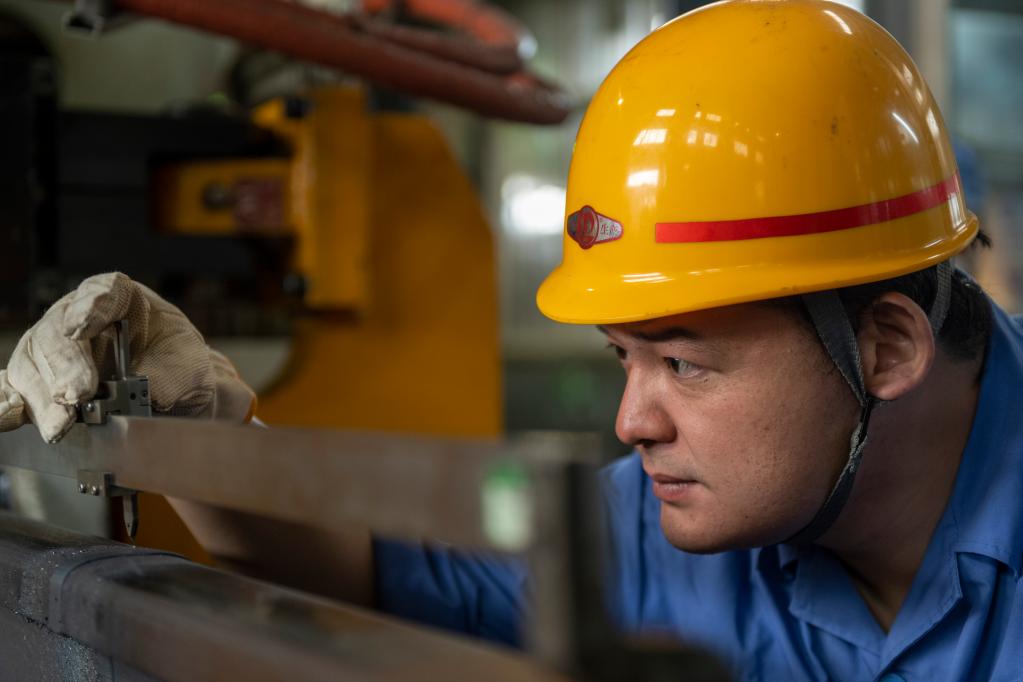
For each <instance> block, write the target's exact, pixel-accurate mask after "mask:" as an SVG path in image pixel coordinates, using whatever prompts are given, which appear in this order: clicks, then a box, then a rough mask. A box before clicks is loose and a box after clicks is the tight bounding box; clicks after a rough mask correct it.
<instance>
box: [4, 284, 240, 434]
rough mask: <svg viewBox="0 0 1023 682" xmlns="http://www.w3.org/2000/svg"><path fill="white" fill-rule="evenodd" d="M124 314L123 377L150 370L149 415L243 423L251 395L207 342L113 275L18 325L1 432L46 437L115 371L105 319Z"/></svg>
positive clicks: (173, 311)
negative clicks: (31, 429)
mask: <svg viewBox="0 0 1023 682" xmlns="http://www.w3.org/2000/svg"><path fill="white" fill-rule="evenodd" d="M122 319H127V320H128V333H129V335H130V347H131V367H130V372H129V373H130V374H135V375H146V376H148V377H149V398H150V404H151V405H152V408H153V411H154V412H155V413H164V414H170V415H180V416H194V417H212V418H215V419H227V420H232V421H238V422H241V421H245V420H247V419H248V418H249V417H251V415H252V410H253V408H254V406H255V394H254V393H253V391H252V389H250V388H249V387H248V386H247V385H246V384H245V383H244V382H243V381H242V380H241V379H240V378H239V377H238V373H237V372H236V371H235V369H234V367H233V366H232V365H231V362H230V361H229V360H228V359H227V358H225V357H224V356H223V355H221V354H220V353H217V352H216V351H214V350H212V349H211V348H209V347H208V346H207V345H206V342H205V341H204V340H203V338H202V335H201V334H199V331H198V330H197V329H196V328H195V327H194V326H192V323H191V322H189V321H188V318H186V317H185V315H184V313H182V312H181V311H180V310H178V309H177V308H176V307H174V306H173V305H171V304H170V303H168V302H167V301H165V300H163V299H162V298H160V297H159V296H157V295H156V294H155V293H154V292H153V291H152V290H151V289H149V288H147V287H145V286H143V285H141V284H139V283H137V282H134V281H132V280H131V279H129V278H128V277H127V276H125V275H123V274H121V273H119V272H112V273H107V274H103V275H96V276H94V277H90V278H88V279H86V280H85V281H83V282H82V283H81V285H79V287H78V288H77V289H76V290H75V291H72V292H71V293H70V294H68V295H67V296H65V297H63V298H62V299H60V300H59V301H57V302H56V303H54V304H53V306H52V307H51V308H50V309H49V310H47V311H46V313H45V314H44V315H43V317H42V319H41V320H39V322H37V323H36V324H35V325H34V326H33V327H32V328H31V329H29V330H28V331H27V332H25V334H24V336H22V337H21V340H20V341H19V342H18V345H17V347H16V348H15V349H14V353H13V354H12V355H11V360H10V362H9V363H8V366H7V369H6V370H0V431H8V430H11V429H15V428H17V427H19V426H21V425H22V424H24V423H25V422H26V421H31V422H32V423H34V424H35V425H36V426H37V427H38V428H39V433H40V434H41V435H42V437H43V438H44V439H45V440H47V441H49V442H56V441H57V440H60V438H61V436H63V435H64V434H65V433H66V432H67V431H68V429H70V428H71V425H72V424H73V423H74V421H75V409H74V406H75V405H76V404H77V403H79V402H83V401H85V400H87V399H89V398H92V397H93V396H94V395H95V394H96V389H97V386H98V383H99V377H100V375H101V374H102V375H103V376H104V377H106V376H109V375H111V374H112V373H113V370H114V368H113V362H112V357H109V356H112V351H111V349H110V346H111V344H112V343H113V342H114V331H113V328H112V325H113V323H114V322H116V321H117V320H122Z"/></svg>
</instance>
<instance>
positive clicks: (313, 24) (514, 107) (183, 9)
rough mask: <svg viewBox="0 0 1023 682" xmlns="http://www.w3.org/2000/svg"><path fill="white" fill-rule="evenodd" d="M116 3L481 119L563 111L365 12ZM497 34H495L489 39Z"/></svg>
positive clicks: (518, 76) (274, 2)
mask: <svg viewBox="0 0 1023 682" xmlns="http://www.w3.org/2000/svg"><path fill="white" fill-rule="evenodd" d="M116 6H117V7H118V8H119V9H122V10H125V11H128V12H134V13H136V14H144V15H148V16H153V17H158V18H161V19H165V20H167V21H171V22H174V23H178V24H184V25H187V26H192V27H195V28H198V29H202V30H205V31H210V32H213V33H218V34H222V35H226V36H230V37H233V38H236V39H238V40H241V41H244V42H247V43H252V44H254V45H258V46H260V47H264V48H266V49H270V50H277V51H280V52H284V53H286V54H289V55H292V56H294V57H297V58H299V59H304V60H307V61H310V62H316V63H319V64H324V65H326V66H331V67H334V68H338V69H342V70H344V71H346V72H348V73H352V74H356V75H359V76H362V77H364V78H366V79H368V80H370V81H373V82H375V83H380V84H382V85H385V86H387V87H389V88H392V89H394V90H398V91H401V92H407V93H409V94H413V95H418V96H422V97H428V98H432V99H437V100H441V101H444V102H449V103H451V104H455V105H458V106H462V107H465V108H467V109H471V110H473V111H476V112H479V113H481V114H484V115H487V116H494V117H498V118H505V119H509V120H514V121H521V122H525V123H538V124H554V123H560V122H561V121H563V120H564V119H565V117H566V116H567V115H568V112H569V106H568V99H567V97H566V95H565V94H564V92H562V91H561V90H560V89H558V88H556V87H554V86H552V85H549V84H547V83H545V82H543V81H542V80H540V79H538V78H536V77H535V76H532V75H531V74H528V73H526V72H524V71H519V72H517V73H513V74H511V75H507V76H504V75H498V74H495V73H491V72H488V71H485V70H482V69H480V68H474V67H472V66H468V65H467V64H465V63H464V62H465V61H468V58H467V57H465V55H464V54H463V55H462V57H463V59H461V60H456V59H453V58H442V57H441V56H438V53H437V52H436V51H434V52H433V53H428V52H424V51H421V50H419V49H413V48H412V47H410V46H407V45H402V44H399V42H400V41H396V40H388V39H385V38H386V37H387V36H393V35H395V31H394V30H393V29H396V28H399V27H390V28H389V29H379V26H376V27H374V29H369V30H363V29H364V27H365V26H366V24H365V22H367V21H377V20H373V19H370V18H367V17H363V18H357V17H355V16H353V15H348V16H338V15H334V14H329V13H326V12H320V11H317V10H313V9H311V8H309V7H305V6H302V5H299V4H297V3H293V2H287V1H285V0H116ZM488 22H490V23H488ZM470 23H472V25H473V26H474V27H475V30H476V31H477V32H474V33H473V35H482V34H487V35H490V34H489V33H488V32H492V31H494V30H495V29H494V25H493V19H492V18H488V19H486V20H480V19H475V20H472V21H471V22H470ZM374 30H376V34H375V35H374ZM506 33H507V32H505V34H506ZM505 34H501V33H500V32H495V33H493V37H495V38H496V37H500V35H505ZM413 42H414V41H413ZM442 51H443V50H442ZM444 56H449V55H444Z"/></svg>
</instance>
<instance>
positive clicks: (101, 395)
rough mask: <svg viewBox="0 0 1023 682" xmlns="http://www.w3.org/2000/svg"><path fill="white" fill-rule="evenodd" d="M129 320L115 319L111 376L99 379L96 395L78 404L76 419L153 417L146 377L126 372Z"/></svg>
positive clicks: (99, 421) (101, 420) (97, 420)
mask: <svg viewBox="0 0 1023 682" xmlns="http://www.w3.org/2000/svg"><path fill="white" fill-rule="evenodd" d="M129 343H130V335H129V334H128V320H119V321H117V322H115V323H114V376H113V378H112V379H110V380H108V381H101V382H100V383H99V387H98V389H97V392H96V396H95V397H93V398H92V400H89V401H88V402H86V403H84V404H82V405H79V407H78V421H80V422H85V423H86V424H105V423H106V421H107V417H108V416H109V415H111V414H119V415H121V416H125V417H152V416H153V408H152V406H151V405H150V402H149V377H145V376H129V374H128V371H129V370H130V368H131V353H130V347H129Z"/></svg>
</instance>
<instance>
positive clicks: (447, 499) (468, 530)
mask: <svg viewBox="0 0 1023 682" xmlns="http://www.w3.org/2000/svg"><path fill="white" fill-rule="evenodd" d="M597 455H598V451H597V447H596V446H595V441H594V440H593V439H591V438H589V437H585V436H577V435H568V434H556V433H551V434H537V435H533V436H527V437H523V438H520V439H517V440H514V441H510V442H499V441H485V440H472V439H439V438H425V437H418V438H417V437H412V436H397V435H393V434H389V433H368V432H344V431H330V430H322V429H321V430H302V429H291V428H274V429H260V428H256V427H252V426H233V425H225V424H219V423H213V422H197V421H195V420H182V419H172V418H161V419H145V418H132V417H119V416H114V417H111V418H110V420H109V422H108V423H107V424H105V425H102V426H86V425H84V424H78V425H75V427H74V428H73V429H72V430H71V431H70V432H69V433H68V434H67V435H66V436H64V438H63V439H62V440H61V441H60V442H59V443H57V444H52V445H51V444H47V443H45V442H43V441H42V439H40V437H39V434H38V432H37V431H36V429H35V428H33V427H31V426H27V427H23V428H21V429H18V430H17V431H14V432H12V433H7V434H0V466H12V467H20V468H25V469H32V470H35V471H39V472H42V473H47V474H55V475H57V476H64V477H67V478H69V479H73V481H71V482H69V486H72V485H74V486H76V487H78V488H79V489H82V490H83V491H84V492H89V491H90V490H91V488H92V486H93V482H94V481H96V480H97V479H100V480H102V479H103V478H104V477H105V478H106V480H107V481H108V482H109V484H110V486H111V487H113V486H116V487H117V488H118V489H128V490H138V491H145V492H154V493H159V494H162V495H167V496H170V497H179V498H183V499H187V500H193V501H195V502H202V503H205V504H210V505H215V506H218V507H223V508H226V509H234V510H238V511H244V512H250V513H254V514H259V515H261V516H265V517H269V518H275V519H280V520H284V521H293V522H298V523H302V524H306V525H313V526H319V527H324V528H339V527H344V525H345V524H346V523H350V522H352V521H359V522H361V523H365V524H366V525H368V526H369V527H370V528H371V529H372V530H373V531H374V532H376V533H379V534H382V535H388V536H393V537H403V538H431V539H436V540H441V541H445V542H450V543H452V544H457V545H459V546H463V547H474V548H485V549H493V550H501V551H521V550H525V549H527V548H528V546H529V544H530V542H531V540H532V536H533V532H532V521H531V519H532V514H531V509H532V506H533V500H532V495H531V492H530V490H531V485H532V484H531V481H533V480H534V479H535V478H536V476H537V475H540V474H541V473H542V472H543V471H545V470H550V469H551V468H552V467H557V466H560V465H561V464H563V463H564V462H567V461H569V460H577V461H585V460H589V461H591V462H594V461H596V459H595V458H596V457H597ZM93 492H95V493H96V494H102V493H104V492H106V491H104V490H102V489H97V490H95V491H93ZM516 517H517V518H516ZM142 523H145V519H142Z"/></svg>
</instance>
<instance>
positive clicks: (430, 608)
mask: <svg viewBox="0 0 1023 682" xmlns="http://www.w3.org/2000/svg"><path fill="white" fill-rule="evenodd" d="M373 563H374V571H375V578H376V596H377V607H378V608H379V609H380V610H381V611H383V612H385V613H389V614H392V615H395V616H399V617H401V618H408V619H410V620H415V621H418V622H420V623H425V624H428V625H434V626H437V627H440V628H444V629H447V630H454V631H456V632H461V633H464V634H470V635H475V636H478V637H482V638H484V639H488V640H490V641H493V642H499V643H502V644H507V645H510V646H514V647H521V646H522V644H523V643H522V623H523V619H524V614H525V601H526V599H527V595H526V582H527V567H526V562H525V560H523V559H516V558H510V557H505V556H498V555H490V554H485V553H477V552H463V551H459V550H455V549H452V548H449V547H445V546H439V545H424V544H413V543H405V542H396V541H392V540H386V539H382V538H374V540H373Z"/></svg>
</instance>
